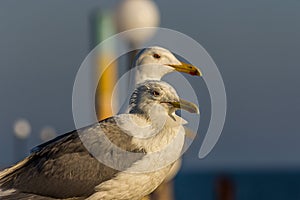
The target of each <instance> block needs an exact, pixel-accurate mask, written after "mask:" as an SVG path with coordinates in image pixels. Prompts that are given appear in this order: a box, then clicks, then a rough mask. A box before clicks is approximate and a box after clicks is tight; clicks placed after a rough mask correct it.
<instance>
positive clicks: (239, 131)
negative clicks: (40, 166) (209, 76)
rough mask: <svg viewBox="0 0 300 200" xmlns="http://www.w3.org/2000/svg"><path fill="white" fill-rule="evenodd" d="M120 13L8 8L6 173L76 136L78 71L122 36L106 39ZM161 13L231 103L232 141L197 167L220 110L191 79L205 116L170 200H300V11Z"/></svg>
mask: <svg viewBox="0 0 300 200" xmlns="http://www.w3.org/2000/svg"><path fill="white" fill-rule="evenodd" d="M149 1H150V0H149ZM121 3H122V1H121V0H120V1H117V0H110V1H108V0H85V1H83V0H64V1H61V0H46V1H37V0H27V1H17V0H2V1H0V61H1V63H0V97H1V98H0V169H3V168H5V167H8V166H10V165H12V164H14V163H15V162H17V161H18V160H20V159H22V158H23V157H25V156H26V155H28V154H29V150H30V149H31V148H32V147H34V146H35V145H38V144H40V143H41V142H43V141H47V140H49V139H51V138H53V137H55V136H57V135H60V134H62V133H65V132H67V131H70V130H73V129H74V128H75V126H74V122H73V116H72V89H73V83H74V79H75V76H76V73H77V70H78V69H79V67H80V65H81V63H82V61H83V60H84V58H85V57H86V56H87V54H88V53H89V52H90V50H92V49H93V48H94V47H95V46H96V45H97V44H98V43H99V42H100V41H101V40H103V39H104V38H105V37H107V36H109V35H110V34H113V33H115V31H117V30H115V29H113V28H112V29H110V28H111V26H110V25H108V26H109V27H110V28H103V27H105V25H103V24H102V23H103V21H102V20H103V19H110V18H109V16H110V15H112V14H114V12H116V8H117V7H118V6H119V5H120V4H121ZM152 3H154V4H155V5H156V6H157V8H158V10H159V15H158V16H159V19H160V20H158V21H155V19H154V22H153V23H158V25H159V26H161V27H165V28H170V29H173V30H176V31H179V32H182V33H184V34H186V35H188V36H190V37H192V38H193V39H195V40H196V41H197V42H199V43H200V44H201V45H202V46H203V47H204V48H205V49H206V50H207V51H208V53H209V54H210V55H211V57H212V58H213V59H214V61H215V63H216V64H217V66H218V68H219V70H220V72H221V75H222V77H223V80H224V84H225V87H226V92H227V100H228V111H227V118H226V123H225V127H224V130H223V133H222V135H221V137H220V139H219V141H218V143H217V145H216V146H215V147H214V149H213V151H212V152H211V153H210V154H209V155H208V156H207V157H205V158H204V159H199V158H198V151H199V148H200V146H201V144H202V140H203V138H204V134H205V132H206V129H207V125H208V123H209V118H210V102H209V96H208V92H207V89H206V87H205V83H204V81H203V80H202V79H200V78H194V77H189V76H186V77H187V78H188V79H189V80H190V81H191V84H192V85H193V86H194V85H196V86H195V87H194V89H195V91H197V95H198V97H199V104H200V108H201V112H202V113H201V114H202V116H201V123H200V128H199V131H198V135H197V138H196V140H195V141H194V143H193V144H192V146H191V148H190V149H189V150H188V152H187V153H186V154H185V155H184V157H183V163H182V167H181V170H180V172H179V173H178V175H177V176H176V178H175V180H174V181H173V182H172V184H171V185H173V186H170V188H171V190H172V192H171V193H172V196H173V197H170V198H172V199H177V200H185V199H205V200H211V199H220V200H225V199H227V200H233V199H237V200H250V199H273V200H277V199H278V200H279V199H280V200H281V199H285V200H296V199H300V170H299V169H300V156H299V153H300V145H299V141H300V129H299V113H300V104H299V102H300V90H299V86H300V79H299V74H300V68H299V67H300V66H299V55H300V54H299V52H300V12H299V10H300V1H296V0H287V1H280V0H252V1H239V0H227V1H216V0H210V1H207V0H206V1H204V0H197V1H196V0H193V1H191V0H187V1H181V0H172V1H153V2H152ZM106 17H108V18H106ZM108 21H109V20H108ZM104 22H107V21H104ZM108 23H110V22H108ZM106 26H107V25H106ZM102 31H104V33H103V32H102ZM130 45H134V44H133V43H131V44H130ZM126 56H127V58H121V59H120V60H119V61H118V64H115V66H112V68H111V70H112V71H111V72H110V73H114V75H115V76H116V77H115V78H116V79H117V78H118V77H119V76H121V75H122V73H124V72H125V71H126V68H124V67H123V68H122V66H123V65H125V66H128V63H129V61H130V55H125V56H124V57H126ZM128 60H129V61H128ZM117 68H118V69H119V70H118V69H117ZM110 80H112V81H113V80H114V77H112V78H111V79H110ZM168 198H169V197H168Z"/></svg>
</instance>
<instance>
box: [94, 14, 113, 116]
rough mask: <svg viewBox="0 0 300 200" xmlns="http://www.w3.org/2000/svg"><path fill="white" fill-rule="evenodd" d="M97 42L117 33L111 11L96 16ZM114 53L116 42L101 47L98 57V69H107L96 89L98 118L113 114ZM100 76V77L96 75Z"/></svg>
mask: <svg viewBox="0 0 300 200" xmlns="http://www.w3.org/2000/svg"><path fill="white" fill-rule="evenodd" d="M95 21H96V42H97V44H98V43H99V42H101V41H103V40H105V39H106V38H108V37H110V36H111V35H113V34H114V33H115V28H114V23H113V20H112V16H111V13H103V14H101V15H100V14H98V15H97V16H96V20H95ZM113 55H114V44H109V46H105V47H104V48H102V49H101V53H99V55H98V57H97V70H99V71H103V69H104V68H106V66H108V67H107V68H106V70H105V71H104V73H103V74H102V76H101V77H100V79H99V83H98V87H97V91H96V105H95V106H96V112H97V117H98V120H102V119H105V118H107V117H110V116H112V115H113V113H112V104H111V102H112V92H113V89H114V86H115V84H116V81H117V76H118V74H117V73H118V71H117V63H116V62H113V63H110V62H111V61H112V57H113ZM96 74H97V73H96ZM96 78H98V77H96Z"/></svg>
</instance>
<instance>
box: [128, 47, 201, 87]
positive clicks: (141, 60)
mask: <svg viewBox="0 0 300 200" xmlns="http://www.w3.org/2000/svg"><path fill="white" fill-rule="evenodd" d="M134 64H135V67H136V70H137V71H136V82H137V83H142V82H144V81H146V80H161V78H162V77H163V76H164V75H166V74H168V73H171V72H173V71H178V72H183V73H188V74H191V75H196V76H201V75H202V74H201V71H200V70H199V69H198V68H197V67H195V66H193V65H191V64H187V63H184V62H181V61H179V60H178V59H177V58H176V57H175V56H174V55H173V54H172V53H171V52H170V51H169V50H167V49H164V48H162V47H157V46H155V47H148V48H145V49H143V50H141V51H140V52H139V53H138V54H137V56H136V59H135V63H134Z"/></svg>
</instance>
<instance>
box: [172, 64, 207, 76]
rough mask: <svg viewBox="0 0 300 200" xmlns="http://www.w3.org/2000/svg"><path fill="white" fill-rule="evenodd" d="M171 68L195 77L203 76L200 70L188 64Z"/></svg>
mask: <svg viewBox="0 0 300 200" xmlns="http://www.w3.org/2000/svg"><path fill="white" fill-rule="evenodd" d="M169 66H171V67H174V69H175V70H176V71H179V72H183V73H187V74H190V75H193V76H202V73H201V71H200V69H198V68H197V67H195V66H194V65H191V64H188V63H184V62H181V64H179V65H173V64H169Z"/></svg>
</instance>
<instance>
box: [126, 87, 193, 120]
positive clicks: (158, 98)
mask: <svg viewBox="0 0 300 200" xmlns="http://www.w3.org/2000/svg"><path fill="white" fill-rule="evenodd" d="M129 107H130V108H129V113H134V114H141V115H143V116H144V117H145V118H147V119H149V120H151V121H155V120H158V119H161V117H164V119H166V117H168V116H169V117H171V118H172V119H173V120H176V114H175V111H176V110H177V109H183V110H186V111H188V112H191V113H199V109H198V107H197V106H196V105H195V104H193V103H191V102H188V101H186V100H183V99H180V98H179V97H178V95H177V93H176V91H175V89H174V88H173V87H172V86H171V85H169V84H168V83H166V82H162V81H146V82H144V83H143V84H140V85H139V86H138V87H137V88H136V89H135V91H134V92H133V94H132V95H131V98H130V106H129Z"/></svg>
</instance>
